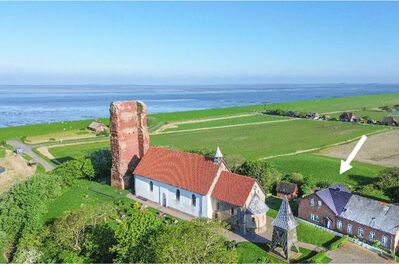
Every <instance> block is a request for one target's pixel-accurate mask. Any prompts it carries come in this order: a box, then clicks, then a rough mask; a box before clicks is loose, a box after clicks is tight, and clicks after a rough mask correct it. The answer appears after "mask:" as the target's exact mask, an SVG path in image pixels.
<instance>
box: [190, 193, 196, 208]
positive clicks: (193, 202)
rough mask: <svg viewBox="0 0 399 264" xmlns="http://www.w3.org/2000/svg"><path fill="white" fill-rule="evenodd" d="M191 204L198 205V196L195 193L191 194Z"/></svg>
mask: <svg viewBox="0 0 399 264" xmlns="http://www.w3.org/2000/svg"><path fill="white" fill-rule="evenodd" d="M191 205H192V206H197V197H195V194H193V195H191Z"/></svg>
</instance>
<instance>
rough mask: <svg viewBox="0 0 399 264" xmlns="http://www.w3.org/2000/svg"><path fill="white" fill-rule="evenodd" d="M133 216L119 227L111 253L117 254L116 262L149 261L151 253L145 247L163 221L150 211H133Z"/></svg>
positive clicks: (127, 218)
mask: <svg viewBox="0 0 399 264" xmlns="http://www.w3.org/2000/svg"><path fill="white" fill-rule="evenodd" d="M131 212H132V214H131V215H129V216H128V217H126V218H125V220H123V221H122V222H121V223H120V225H119V226H118V228H117V230H116V233H115V238H116V244H115V245H114V246H113V247H112V249H111V251H112V252H114V253H115V254H116V258H115V260H114V261H115V262H118V263H127V262H129V263H137V262H152V261H148V259H149V258H150V257H149V256H148V255H151V251H149V250H146V248H145V245H146V244H147V243H146V241H147V240H148V239H149V237H150V236H151V235H152V234H153V233H155V232H156V231H157V229H158V228H159V227H160V225H161V221H160V220H159V219H157V218H156V217H155V215H154V214H153V213H152V212H150V211H148V210H133V211H131Z"/></svg>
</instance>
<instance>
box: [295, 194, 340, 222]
mask: <svg viewBox="0 0 399 264" xmlns="http://www.w3.org/2000/svg"><path fill="white" fill-rule="evenodd" d="M311 198H314V206H311V205H310V199H311ZM319 200H320V199H319V197H318V196H317V195H316V194H311V195H308V196H306V197H304V198H302V199H301V200H300V201H299V207H298V216H299V217H300V218H302V219H304V220H306V221H309V222H312V223H315V224H318V225H321V226H325V219H326V217H328V218H329V219H330V220H331V221H332V223H331V224H332V225H331V228H330V229H335V227H336V222H337V221H336V216H335V213H334V212H333V211H331V209H330V208H328V206H327V205H325V204H324V202H323V201H322V205H321V207H319V206H318V201H319ZM311 214H315V215H318V216H319V219H320V221H319V222H318V223H317V222H314V221H312V220H311V219H310V215H311Z"/></svg>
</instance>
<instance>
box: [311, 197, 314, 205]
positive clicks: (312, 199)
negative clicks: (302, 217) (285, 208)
mask: <svg viewBox="0 0 399 264" xmlns="http://www.w3.org/2000/svg"><path fill="white" fill-rule="evenodd" d="M310 206H314V198H310Z"/></svg>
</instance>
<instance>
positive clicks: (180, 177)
mask: <svg viewBox="0 0 399 264" xmlns="http://www.w3.org/2000/svg"><path fill="white" fill-rule="evenodd" d="M133 174H134V192H135V195H136V196H137V197H141V198H144V199H148V200H150V201H153V202H156V203H158V204H160V205H162V206H165V207H170V208H173V209H176V210H179V211H181V212H183V213H186V214H188V215H191V216H194V217H206V218H210V219H212V218H217V219H221V220H225V221H227V222H229V223H230V224H231V225H232V226H233V227H234V228H236V229H239V230H240V231H242V232H248V231H249V232H260V231H263V230H264V229H265V227H266V212H267V210H268V207H267V206H266V204H265V203H264V201H265V194H264V192H263V191H262V189H261V188H260V186H259V184H258V183H257V182H256V180H255V179H254V178H251V177H246V176H242V175H238V174H235V173H232V172H230V171H229V170H228V168H227V166H226V164H225V163H224V161H223V155H222V153H221V151H220V149H219V148H217V150H216V153H215V155H214V157H213V158H207V157H205V156H202V155H198V154H193V153H188V152H181V151H177V150H171V149H165V148H154V147H150V148H149V149H148V151H147V152H146V154H145V155H144V157H143V158H142V159H141V161H140V162H139V164H138V165H137V167H136V169H135V170H134V172H133Z"/></svg>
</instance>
